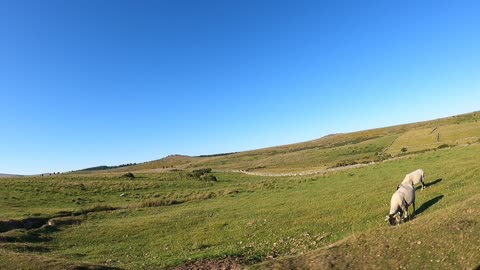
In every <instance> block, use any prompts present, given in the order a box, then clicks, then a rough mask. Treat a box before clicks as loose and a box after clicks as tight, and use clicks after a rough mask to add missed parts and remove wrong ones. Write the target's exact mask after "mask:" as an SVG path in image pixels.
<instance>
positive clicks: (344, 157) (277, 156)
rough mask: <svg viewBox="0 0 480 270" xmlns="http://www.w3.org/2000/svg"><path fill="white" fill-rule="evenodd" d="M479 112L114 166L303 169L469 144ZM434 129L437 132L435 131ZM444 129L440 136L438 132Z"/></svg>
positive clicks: (478, 131) (477, 133) (478, 127)
mask: <svg viewBox="0 0 480 270" xmlns="http://www.w3.org/2000/svg"><path fill="white" fill-rule="evenodd" d="M478 120H480V112H474V113H469V114H463V115H458V116H453V117H448V118H442V119H437V120H432V121H425V122H419V123H412V124H405V125H399V126H392V127H385V128H378V129H372V130H365V131H358V132H353V133H345V134H334V135H329V136H325V137H323V138H320V139H317V140H313V141H308V142H302V143H296V144H290V145H283V146H277V147H270V148H264V149H258V150H253V151H246V152H240V153H235V154H230V155H224V156H216V157H188V156H169V157H167V158H163V159H160V160H156V161H151V162H146V163H143V164H138V165H135V166H130V167H124V168H119V169H116V170H114V171H145V170H160V171H161V170H168V169H171V168H177V169H195V168H202V167H210V168H213V169H216V170H222V171H231V170H247V171H255V172H264V173H284V172H304V171H313V170H319V169H325V168H329V167H332V166H336V165H337V163H339V162H343V163H347V164H349V163H352V162H359V163H361V162H368V161H375V160H379V159H383V158H386V157H387V156H386V155H382V153H383V152H385V153H386V154H388V155H398V154H400V150H401V148H403V147H407V149H408V152H417V151H423V150H429V149H435V148H437V147H438V146H439V145H441V144H451V145H455V144H464V143H472V142H476V141H478V140H479V138H480V123H478V122H477V121H478ZM432 131H433V132H432ZM438 133H440V136H439V139H440V140H439V141H438V142H437V134H438Z"/></svg>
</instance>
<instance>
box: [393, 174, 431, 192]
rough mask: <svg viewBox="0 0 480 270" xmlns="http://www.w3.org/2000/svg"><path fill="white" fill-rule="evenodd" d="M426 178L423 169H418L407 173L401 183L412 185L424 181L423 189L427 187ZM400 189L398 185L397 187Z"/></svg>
mask: <svg viewBox="0 0 480 270" xmlns="http://www.w3.org/2000/svg"><path fill="white" fill-rule="evenodd" d="M424 179H425V174H424V172H423V170H422V169H418V170H416V171H413V172H411V173H409V174H407V175H405V178H404V179H403V181H402V183H401V185H412V186H415V185H416V184H418V183H422V190H423V189H424V188H425V183H423V180H424ZM397 189H398V187H397Z"/></svg>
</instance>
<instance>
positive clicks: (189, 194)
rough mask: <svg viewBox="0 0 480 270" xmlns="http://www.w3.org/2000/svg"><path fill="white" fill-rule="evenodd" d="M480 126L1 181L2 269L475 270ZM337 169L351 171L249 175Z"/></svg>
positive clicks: (457, 123)
mask: <svg viewBox="0 0 480 270" xmlns="http://www.w3.org/2000/svg"><path fill="white" fill-rule="evenodd" d="M478 118H480V113H478V112H476V113H471V114H465V115H460V116H455V117H449V118H445V119H438V120H434V121H427V122H422V123H414V124H407V125H400V126H394V127H387V128H380V129H373V130H367V131H360V132H354V133H348V134H335V135H330V136H327V137H324V138H321V139H318V140H314V141H310V142H304V143H299V144H292V145H286V146H279V147H272V148H266V149H259V150H254V151H247V152H241V153H233V154H228V155H219V156H209V157H187V156H179V155H176V156H170V157H167V158H164V159H161V160H157V161H152V162H147V163H143V164H137V165H134V166H129V167H121V168H116V169H113V170H107V171H105V170H102V171H97V172H95V171H88V172H83V173H73V174H59V175H49V176H44V177H41V176H34V177H22V178H1V179H0V185H1V186H2V189H0V208H1V209H2V212H1V213H0V269H241V268H251V269H345V268H347V269H475V268H476V267H477V268H478V267H479V266H480V248H479V247H480V242H479V237H478V235H479V234H480V212H479V211H480V208H479V205H480V197H479V196H478V194H480V167H479V166H478V153H480V142H479V139H478V138H479V137H480V134H479V125H478V122H477V121H478ZM436 133H437V134H440V135H435V134H436ZM402 148H406V151H403V152H402V151H401V149H402ZM382 160H385V161H386V162H374V163H372V161H382ZM355 163H368V165H367V166H359V167H351V166H348V165H349V164H355ZM207 167H209V168H213V169H214V171H213V172H210V171H209V170H198V168H207ZM331 167H334V168H339V167H341V168H343V170H329V171H327V172H328V173H317V174H309V175H289V176H265V175H249V174H246V173H245V172H243V171H245V170H248V171H250V172H254V173H259V174H267V173H268V174H272V175H275V174H278V173H285V172H313V171H315V170H320V171H321V170H324V169H326V168H331ZM418 168H422V169H424V170H425V172H426V179H425V184H426V186H427V188H426V189H425V190H422V191H420V190H418V191H417V195H416V197H417V198H416V205H417V210H416V213H415V217H414V218H413V219H412V220H410V221H407V222H406V223H404V224H401V225H399V226H389V225H387V224H386V222H385V221H384V217H385V215H386V214H388V210H389V202H390V197H391V195H392V193H393V192H394V191H395V187H396V185H397V184H398V183H399V182H400V181H401V180H402V179H403V177H404V175H405V174H406V173H408V172H410V171H413V170H415V169H418ZM237 170H242V172H240V171H237ZM125 171H131V172H133V175H126V174H125ZM322 172H325V171H322Z"/></svg>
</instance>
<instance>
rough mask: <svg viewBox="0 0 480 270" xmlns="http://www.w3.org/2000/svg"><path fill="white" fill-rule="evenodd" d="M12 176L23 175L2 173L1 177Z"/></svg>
mask: <svg viewBox="0 0 480 270" xmlns="http://www.w3.org/2000/svg"><path fill="white" fill-rule="evenodd" d="M10 177H22V175H18V174H5V173H0V178H10Z"/></svg>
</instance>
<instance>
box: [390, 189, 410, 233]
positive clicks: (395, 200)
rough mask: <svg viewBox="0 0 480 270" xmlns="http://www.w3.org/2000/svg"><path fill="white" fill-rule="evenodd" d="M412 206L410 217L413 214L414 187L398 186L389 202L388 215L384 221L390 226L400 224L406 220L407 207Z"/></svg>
mask: <svg viewBox="0 0 480 270" xmlns="http://www.w3.org/2000/svg"><path fill="white" fill-rule="evenodd" d="M410 205H413V212H412V215H413V214H414V213H415V187H414V186H413V185H411V184H400V185H399V186H398V189H397V191H395V193H393V195H392V199H391V200H390V213H389V215H388V216H386V218H385V221H388V222H389V223H390V225H394V224H395V223H397V224H398V223H401V222H402V221H403V220H404V219H406V218H408V206H410Z"/></svg>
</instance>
